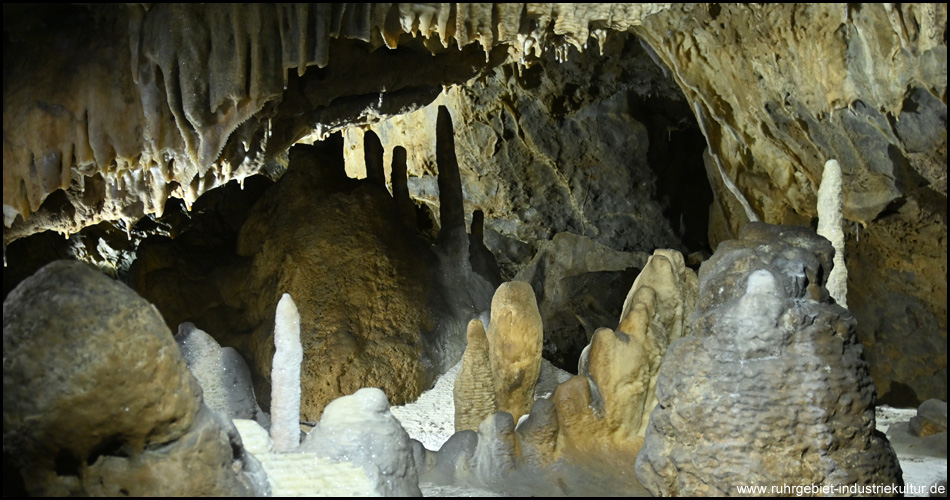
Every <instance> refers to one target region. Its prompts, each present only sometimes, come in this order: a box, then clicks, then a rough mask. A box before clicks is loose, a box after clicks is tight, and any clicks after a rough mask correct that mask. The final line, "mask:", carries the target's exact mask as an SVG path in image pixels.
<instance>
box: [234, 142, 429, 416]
mask: <svg viewBox="0 0 950 500" xmlns="http://www.w3.org/2000/svg"><path fill="white" fill-rule="evenodd" d="M338 144H339V143H333V142H331V144H329V145H324V146H323V148H322V149H319V148H315V147H306V146H298V147H297V148H295V149H294V150H293V151H292V152H291V165H292V166H291V168H290V169H289V170H288V171H287V173H286V174H284V176H283V177H282V178H281V181H280V182H279V183H278V184H276V185H275V186H274V189H272V190H270V191H268V192H267V194H266V195H265V196H264V197H263V198H262V199H261V200H260V202H258V204H257V206H256V208H255V210H254V212H253V213H252V214H251V216H250V217H249V218H248V220H247V222H246V223H245V225H244V227H243V228H242V230H241V234H240V236H239V239H238V247H237V250H238V253H239V254H241V255H243V256H246V257H249V258H250V263H249V271H248V275H247V281H246V282H245V283H243V284H242V286H241V288H240V290H242V291H240V292H239V293H241V294H242V300H244V301H246V302H245V303H246V308H247V309H246V312H245V318H246V320H247V321H248V324H250V325H258V326H256V329H255V330H254V333H253V334H252V335H251V337H250V338H249V339H244V340H240V342H246V343H245V346H246V347H245V348H246V349H247V352H249V353H250V357H251V364H253V365H254V366H256V368H257V372H258V373H259V374H265V375H264V376H265V377H266V374H269V373H270V372H271V362H272V358H273V351H274V347H273V341H272V339H273V335H272V325H273V311H274V306H275V305H276V303H277V299H278V298H279V297H280V295H281V294H283V293H290V294H291V296H293V297H294V300H295V302H296V303H297V305H298V309H299V310H300V329H301V343H302V344H303V348H304V362H303V366H302V367H301V386H302V400H301V414H302V418H303V419H304V420H311V421H315V420H317V419H318V418H319V416H320V413H321V412H322V410H323V407H324V405H326V404H327V403H329V402H330V401H332V400H333V399H335V398H337V397H339V396H343V395H346V394H351V393H353V392H355V391H356V390H358V389H359V388H361V387H379V388H381V389H382V390H383V391H384V392H385V393H386V395H387V396H388V397H389V398H390V400H391V401H393V403H394V404H402V403H404V402H406V401H410V400H412V399H414V398H415V397H417V396H418V395H419V394H420V393H421V392H422V390H424V389H425V388H426V387H428V384H429V383H430V382H431V380H432V378H433V377H434V376H435V374H436V372H435V370H436V369H438V368H436V367H437V366H438V365H439V363H440V362H441V360H440V359H434V358H431V357H430V356H431V355H432V351H428V352H427V351H426V349H427V347H428V348H434V346H433V345H431V344H430V345H428V346H427V345H426V341H425V335H427V334H429V333H431V332H432V330H433V329H434V327H435V323H434V321H435V318H434V317H433V316H432V313H431V311H430V309H429V308H428V304H427V303H426V300H427V298H428V297H432V296H433V294H434V292H433V291H434V286H435V285H434V283H433V282H432V281H431V279H430V271H429V270H428V269H427V268H426V255H427V251H426V249H425V247H424V246H422V242H421V241H417V240H416V238H415V236H414V234H413V233H412V232H411V230H409V229H408V228H405V227H404V226H403V225H402V224H401V223H400V222H399V220H398V218H397V216H396V212H395V210H393V200H392V198H391V197H390V196H389V194H388V193H387V192H386V191H385V189H384V188H383V187H381V186H378V185H374V184H368V183H365V182H356V181H351V180H349V179H347V178H345V176H344V172H343V165H342V158H340V157H339V149H338V148H339V146H338ZM249 291H253V293H249ZM427 366H428V367H429V368H427ZM259 389H260V390H261V391H260V392H259V394H261V393H262V394H265V395H267V394H269V391H268V390H267V389H268V386H267V385H266V384H263V385H262V386H260V387H259ZM262 399H264V400H269V397H268V396H263V398H262Z"/></svg>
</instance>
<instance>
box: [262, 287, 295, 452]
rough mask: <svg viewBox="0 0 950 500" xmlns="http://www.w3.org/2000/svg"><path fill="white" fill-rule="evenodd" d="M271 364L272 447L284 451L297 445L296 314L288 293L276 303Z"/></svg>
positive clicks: (293, 448) (292, 300)
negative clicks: (273, 348)
mask: <svg viewBox="0 0 950 500" xmlns="http://www.w3.org/2000/svg"><path fill="white" fill-rule="evenodd" d="M274 346H275V347H276V350H275V351H274V366H273V368H271V376H270V380H271V426H270V437H271V439H273V440H274V450H275V451H277V452H288V451H293V450H295V449H297V447H298V446H299V445H300V363H301V362H303V347H302V346H301V345H300V314H299V313H298V312H297V305H296V304H294V299H292V298H290V294H289V293H285V294H284V295H283V296H282V297H281V298H280V302H278V303H277V314H276V317H275V318H274Z"/></svg>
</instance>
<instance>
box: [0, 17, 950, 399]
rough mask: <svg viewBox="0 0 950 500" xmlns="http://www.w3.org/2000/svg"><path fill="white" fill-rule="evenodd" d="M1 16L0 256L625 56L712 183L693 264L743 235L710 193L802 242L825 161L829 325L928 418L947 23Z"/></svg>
mask: <svg viewBox="0 0 950 500" xmlns="http://www.w3.org/2000/svg"><path fill="white" fill-rule="evenodd" d="M3 12H4V92H3V99H4V118H3V119H4V125H3V130H4V131H3V137H4V147H3V163H4V167H3V209H4V248H5V256H6V248H7V246H8V245H9V244H11V243H12V242H14V241H16V240H18V239H21V238H24V237H27V236H29V235H33V234H37V233H41V232H43V231H56V232H59V233H65V234H71V233H76V232H78V231H80V230H82V229H83V228H84V227H88V226H92V225H94V224H97V223H99V222H102V221H121V222H122V223H123V224H126V225H127V226H128V227H131V225H132V224H133V223H135V222H136V221H138V220H139V219H141V218H143V217H145V216H146V215H154V216H160V215H162V213H163V211H164V210H165V203H166V200H168V199H169V198H180V199H182V200H184V202H185V204H186V205H187V206H189V207H190V206H191V204H193V203H195V202H196V200H197V199H198V197H199V196H200V195H201V194H202V193H205V192H207V191H209V190H211V189H212V188H215V187H217V186H221V185H223V184H226V183H227V182H229V181H231V180H242V179H244V178H246V177H249V176H251V175H254V174H256V173H258V172H261V171H267V170H268V168H269V167H268V165H270V166H273V165H274V164H275V160H277V162H278V163H279V162H280V160H281V155H282V154H284V153H285V152H286V150H287V149H288V147H290V146H291V145H292V144H294V143H295V142H297V141H298V140H299V139H301V138H303V137H305V136H308V135H309V136H313V135H316V137H325V136H326V134H329V133H331V132H333V131H338V130H342V129H344V128H346V127H350V126H353V125H365V124H373V123H377V122H379V121H380V120H382V119H384V118H387V117H390V116H396V115H401V114H404V113H406V112H408V111H411V110H414V109H418V108H420V107H422V106H425V105H427V104H429V103H430V102H432V101H433V100H434V99H436V97H437V96H438V95H439V94H440V92H442V90H443V88H445V87H447V86H450V85H456V84H463V85H470V84H471V83H472V82H474V81H478V80H479V79H484V78H485V77H486V75H487V74H488V73H489V72H490V71H491V70H493V69H494V68H497V67H499V66H501V65H505V64H514V67H515V68H518V69H519V70H520V69H524V68H527V67H530V66H531V65H533V64H535V63H537V62H538V61H539V60H540V59H541V58H543V57H544V56H545V54H547V55H550V54H554V55H555V57H556V58H558V59H565V58H568V57H575V58H576V57H577V54H578V51H586V53H590V52H596V51H597V50H598V48H600V49H601V50H603V47H604V45H605V44H606V43H608V39H609V37H614V36H621V35H619V33H632V35H633V36H635V37H637V38H638V39H639V40H640V41H641V42H642V43H643V46H644V47H645V50H646V51H647V53H648V54H649V55H650V57H651V58H653V59H654V60H655V62H656V63H657V64H658V65H660V66H662V67H663V68H664V71H669V74H670V76H671V77H672V79H673V81H674V82H675V83H676V85H677V86H678V87H679V90H680V91H681V93H682V102H683V103H685V104H686V105H688V109H689V110H690V112H691V114H693V115H694V119H695V120H696V121H698V123H699V124H700V126H701V128H702V129H703V135H704V136H705V138H706V141H707V144H708V146H709V153H711V154H710V155H709V156H707V157H706V159H705V161H706V169H707V171H708V172H718V175H710V176H709V179H710V181H711V185H712V190H713V192H714V193H715V194H716V200H715V201H714V203H713V205H712V207H711V208H710V215H709V228H708V238H709V243H710V245H711V246H712V247H713V248H715V246H716V245H717V244H718V243H719V242H720V241H723V240H725V239H729V238H731V237H734V235H735V234H736V233H737V230H738V228H739V227H740V226H741V225H742V224H744V223H745V222H746V221H747V220H748V218H749V217H748V215H747V210H745V209H744V208H743V207H741V206H740V204H739V203H738V201H737V199H736V198H735V197H733V196H732V195H730V194H728V193H729V192H728V191H727V190H726V188H725V186H724V184H723V183H724V182H725V180H726V179H728V180H729V181H730V182H734V183H735V185H736V186H737V188H738V190H739V191H740V192H741V194H742V195H743V197H744V198H745V199H747V200H748V204H749V206H750V209H751V211H752V212H754V215H755V217H757V218H759V219H761V220H763V221H766V222H769V223H785V224H797V225H811V224H812V222H813V218H814V217H816V215H817V213H816V197H815V193H816V191H817V187H818V184H819V183H820V179H821V171H822V166H823V165H824V162H825V160H827V159H829V158H836V159H838V160H839V161H840V163H841V165H842V169H843V173H844V186H845V193H844V197H845V207H844V216H845V218H846V219H847V220H848V221H850V224H851V226H852V228H851V229H850V231H851V232H850V233H849V234H850V235H851V237H852V238H851V239H849V241H848V250H847V255H848V258H849V261H850V263H849V266H852V268H853V269H855V271H854V272H852V274H851V282H850V283H849V285H850V287H851V289H852V290H853V291H854V292H853V293H854V299H853V300H851V299H849V302H850V304H851V308H852V310H853V311H854V313H855V316H856V317H857V318H858V320H859V324H860V325H862V326H861V327H859V328H862V329H863V330H861V331H859V334H860V335H861V339H862V342H863V343H864V344H865V346H866V348H867V349H868V354H867V355H868V357H869V358H870V360H871V364H872V373H873V375H874V376H875V381H876V382H877V384H878V391H879V393H882V394H887V393H889V392H891V391H898V389H900V390H901V391H904V392H906V391H905V389H909V390H910V391H911V393H912V394H913V397H912V398H911V399H924V398H926V397H945V394H946V275H947V273H946V255H947V251H946V234H947V230H946V227H947V226H946V194H947V184H946V170H947V169H946V150H947V149H946V102H947V97H946V87H947V78H946V60H947V52H946V48H947V43H946V17H947V16H946V4H873V5H860V4H828V5H824V4H823V5H811V4H796V5H784V4H782V5H765V4H751V5H733V4H677V5H671V4H637V5H629V4H626V5H624V4H432V5H427V4H316V5H311V6H307V5H279V4H274V5H261V4H253V5H251V4H249V5H219V4H205V5H166V4H156V5H151V6H149V5H8V4H5V5H4V11H3ZM624 36H628V35H624ZM681 182H684V183H690V182H691V181H690V180H689V179H683V180H681ZM702 182H705V179H702ZM488 222H489V223H490V222H491V221H488ZM5 274H6V273H5ZM908 338H909V339H911V340H906V339H908ZM895 384H897V385H895Z"/></svg>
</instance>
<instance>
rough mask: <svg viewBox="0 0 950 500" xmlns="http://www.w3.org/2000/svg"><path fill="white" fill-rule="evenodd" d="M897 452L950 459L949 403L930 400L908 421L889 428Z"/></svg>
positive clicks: (889, 434)
mask: <svg viewBox="0 0 950 500" xmlns="http://www.w3.org/2000/svg"><path fill="white" fill-rule="evenodd" d="M887 439H888V440H889V441H890V443H891V446H893V447H894V451H896V452H897V453H900V454H903V455H909V456H911V457H943V458H944V459H946V458H947V402H946V401H941V400H939V399H928V400H927V401H924V402H923V403H921V405H920V407H918V408H917V415H915V416H913V417H911V418H910V420H909V421H907V422H895V423H894V424H891V426H890V427H888V429H887Z"/></svg>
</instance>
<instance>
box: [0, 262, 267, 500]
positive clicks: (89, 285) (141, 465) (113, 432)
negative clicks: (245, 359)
mask: <svg viewBox="0 0 950 500" xmlns="http://www.w3.org/2000/svg"><path fill="white" fill-rule="evenodd" d="M3 355H4V364H3V451H4V460H5V461H6V460H8V459H9V460H11V461H13V463H14V465H15V466H16V467H17V469H19V470H20V472H21V474H20V475H21V478H22V480H23V482H24V483H25V486H26V489H27V491H28V492H29V493H30V494H33V495H108V496H139V495H167V496H195V495H213V496H217V495H242V496H243V495H255V494H265V493H267V492H268V490H267V488H266V483H265V482H264V478H263V475H262V472H261V469H260V464H259V463H258V462H257V461H256V460H255V459H254V458H253V457H252V456H250V455H249V454H247V453H245V451H244V449H243V447H242V445H241V440H240V437H239V435H238V434H237V431H236V430H235V429H234V427H233V425H231V424H230V421H229V420H223V419H220V418H219V417H217V416H216V415H215V413H213V412H212V411H211V410H209V409H208V408H207V407H206V406H205V405H204V404H203V402H202V399H201V389H200V388H199V386H198V383H197V381H196V380H195V379H194V377H192V375H191V373H190V372H189V371H188V368H187V366H186V365H185V362H184V360H183V359H182V355H181V352H180V351H179V349H178V346H177V345H175V341H174V339H173V337H172V334H171V332H170V331H169V330H168V328H167V327H166V326H165V324H164V322H163V321H162V318H161V316H159V314H158V311H157V310H156V309H155V308H154V307H153V306H151V305H150V304H148V303H147V302H145V301H144V300H143V299H142V298H141V297H138V296H137V295H135V293H134V292H132V291H131V290H130V289H128V288H127V287H125V286H124V285H121V284H119V283H116V282H115V281H113V280H111V279H109V278H107V277H106V276H104V275H102V274H100V273H98V272H96V271H95V270H93V269H90V268H89V267H87V266H86V265H85V264H82V263H78V262H69V261H57V262H54V263H52V264H50V265H48V266H46V267H44V268H43V269H41V270H40V271H39V272H37V273H36V274H35V275H34V276H32V277H31V278H29V279H27V280H26V281H24V282H23V283H21V285H20V286H18V287H17V288H16V289H15V290H14V291H13V292H12V293H11V294H10V296H9V297H8V298H7V300H5V301H4V304H3Z"/></svg>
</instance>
